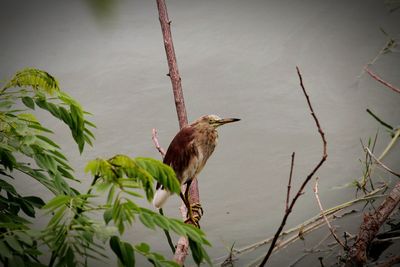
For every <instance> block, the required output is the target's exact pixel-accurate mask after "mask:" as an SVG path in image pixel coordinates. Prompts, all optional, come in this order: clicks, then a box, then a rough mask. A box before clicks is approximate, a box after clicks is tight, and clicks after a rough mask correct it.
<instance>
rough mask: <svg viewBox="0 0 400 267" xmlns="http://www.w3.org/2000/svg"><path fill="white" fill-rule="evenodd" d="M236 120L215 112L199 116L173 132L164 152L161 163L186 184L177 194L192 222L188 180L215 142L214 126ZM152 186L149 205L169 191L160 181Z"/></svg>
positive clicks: (158, 204) (158, 205)
mask: <svg viewBox="0 0 400 267" xmlns="http://www.w3.org/2000/svg"><path fill="white" fill-rule="evenodd" d="M239 120H240V119H235V118H228V119H221V118H220V117H218V116H217V115H205V116H202V117H200V118H199V119H197V120H195V121H194V122H193V123H191V124H190V125H187V126H185V127H183V128H182V129H181V130H180V131H179V132H178V133H177V134H176V136H175V137H174V139H173V140H172V142H171V144H170V145H169V147H168V150H167V153H166V154H165V157H164V163H165V164H167V165H170V166H171V167H172V168H173V169H174V171H175V173H176V176H177V178H178V180H179V181H180V183H181V185H183V184H187V186H186V191H185V194H184V195H183V194H182V193H181V198H182V200H183V202H184V203H185V205H186V207H187V209H188V216H189V218H188V220H191V221H192V222H193V223H195V224H197V223H196V222H194V221H193V217H192V212H191V207H190V205H189V200H188V193H189V187H190V183H191V182H192V180H193V179H194V178H195V177H197V175H198V174H199V173H200V171H201V170H202V169H203V167H204V165H205V164H206V162H207V160H208V158H209V157H210V156H211V154H212V153H213V151H214V148H215V146H216V145H217V142H218V132H217V130H216V128H217V127H219V126H221V125H224V124H226V123H231V122H235V121H239ZM156 189H157V192H156V194H155V196H154V199H153V205H154V206H155V207H156V208H161V207H162V206H163V205H164V203H165V202H166V201H167V199H168V197H169V196H170V195H171V192H169V191H167V190H165V189H164V188H163V186H161V185H160V184H157V187H156ZM200 208H201V207H200Z"/></svg>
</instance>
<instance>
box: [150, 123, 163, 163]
mask: <svg viewBox="0 0 400 267" xmlns="http://www.w3.org/2000/svg"><path fill="white" fill-rule="evenodd" d="M152 133H153V134H152V137H151V139H152V140H153V143H154V145H155V146H156V148H157V150H158V152H160V154H161V157H162V158H163V159H164V157H165V150H164V148H162V147H161V146H160V143H159V142H158V138H157V129H156V128H153V132H152Z"/></svg>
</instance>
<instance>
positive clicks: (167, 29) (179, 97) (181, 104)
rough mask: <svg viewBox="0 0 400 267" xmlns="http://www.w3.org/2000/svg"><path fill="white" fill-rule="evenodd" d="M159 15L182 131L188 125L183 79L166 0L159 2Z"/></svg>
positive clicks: (158, 0) (169, 74)
mask: <svg viewBox="0 0 400 267" xmlns="http://www.w3.org/2000/svg"><path fill="white" fill-rule="evenodd" d="M157 8H158V14H159V19H160V24H161V31H162V34H163V39H164V47H165V52H166V54H167V61H168V69H169V73H168V76H169V77H170V79H171V83H172V90H173V92H174V99H175V106H176V113H177V115H178V120H179V127H180V128H181V129H182V128H183V127H184V126H185V125H187V124H188V120H187V115H186V108H185V101H184V98H183V91H182V84H181V80H182V79H181V77H180V75H179V70H178V63H177V62H176V55H175V49H174V43H173V41H172V34H171V23H170V19H169V18H168V12H167V5H166V4H165V1H164V0H157Z"/></svg>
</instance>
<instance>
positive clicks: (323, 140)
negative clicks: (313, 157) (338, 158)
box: [260, 66, 328, 267]
mask: <svg viewBox="0 0 400 267" xmlns="http://www.w3.org/2000/svg"><path fill="white" fill-rule="evenodd" d="M296 70H297V75H298V76H299V80H300V86H301V89H302V90H303V94H304V96H305V97H306V100H307V104H308V108H309V109H310V111H311V116H312V117H313V119H314V121H315V124H316V126H317V128H318V132H319V134H320V136H321V139H322V146H323V148H322V150H323V152H322V158H321V160H320V161H319V162H318V164H317V165H316V166H315V167H314V169H313V170H312V171H311V172H310V173H309V174H308V175H307V177H306V178H305V180H304V181H303V183H302V185H301V186H300V188H299V190H298V191H297V194H296V195H295V196H294V198H293V199H292V202H291V203H290V205H289V208H288V210H287V211H286V212H285V215H284V216H283V219H282V222H281V225H280V226H279V228H278V230H277V231H276V233H275V236H274V239H273V240H272V243H271V246H270V248H269V250H268V252H267V254H266V255H265V257H264V259H263V260H262V262H261V264H260V266H261V267H262V266H264V265H265V263H266V262H267V261H268V259H269V257H270V256H271V254H272V251H273V250H274V247H275V244H276V242H277V241H278V238H279V235H280V233H281V232H282V230H283V227H284V226H285V224H286V221H287V218H288V217H289V214H290V213H291V212H292V209H293V207H294V204H295V203H296V201H297V199H298V198H299V197H300V196H301V195H302V194H303V190H304V188H305V187H306V185H307V184H308V182H309V181H310V180H311V178H312V177H313V176H314V174H315V173H316V172H317V170H318V169H319V168H320V167H321V165H322V164H323V163H324V162H325V161H326V159H327V157H328V154H327V152H326V151H327V148H326V146H327V142H326V139H325V133H324V131H322V128H321V125H320V123H319V121H318V118H317V116H316V115H315V112H314V109H313V107H312V105H311V102H310V98H309V96H308V94H307V91H306V89H305V87H304V84H303V78H302V76H301V73H300V70H299V68H298V67H297V66H296Z"/></svg>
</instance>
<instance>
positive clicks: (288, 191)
mask: <svg viewBox="0 0 400 267" xmlns="http://www.w3.org/2000/svg"><path fill="white" fill-rule="evenodd" d="M294 156H295V153H294V152H293V153H292V161H291V163H290V174H289V182H288V186H287V193H286V208H285V212H286V211H287V210H288V209H289V198H290V188H291V187H292V176H293V166H294Z"/></svg>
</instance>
